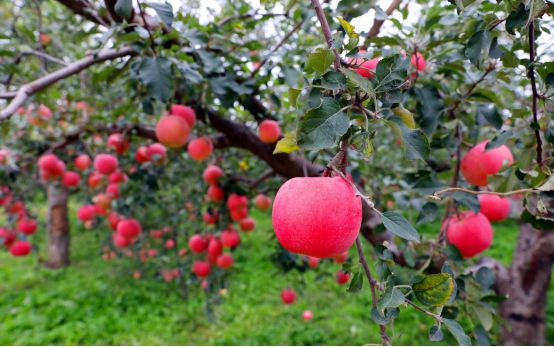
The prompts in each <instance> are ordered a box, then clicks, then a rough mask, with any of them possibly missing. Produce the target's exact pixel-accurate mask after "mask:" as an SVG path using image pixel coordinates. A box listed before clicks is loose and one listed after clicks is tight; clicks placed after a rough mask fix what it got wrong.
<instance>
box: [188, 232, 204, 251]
mask: <svg viewBox="0 0 554 347" xmlns="http://www.w3.org/2000/svg"><path fill="white" fill-rule="evenodd" d="M189 247H190V249H191V251H193V252H194V253H202V252H204V251H205V250H206V247H208V242H207V241H206V239H204V238H203V237H202V235H200V234H196V235H193V236H192V237H191V238H190V239H189Z"/></svg>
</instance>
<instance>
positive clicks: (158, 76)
mask: <svg viewBox="0 0 554 347" xmlns="http://www.w3.org/2000/svg"><path fill="white" fill-rule="evenodd" d="M171 66H172V63H171V61H170V60H169V59H167V58H165V57H153V58H151V57H145V58H142V60H141V62H140V67H139V76H140V79H141V81H142V83H144V85H145V86H146V91H147V94H148V95H149V96H150V97H152V98H154V99H158V100H160V101H166V100H168V99H169V98H170V97H171V96H172V95H173V74H172V73H171Z"/></svg>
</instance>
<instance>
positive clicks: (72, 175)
mask: <svg viewBox="0 0 554 347" xmlns="http://www.w3.org/2000/svg"><path fill="white" fill-rule="evenodd" d="M80 182H81V176H79V174H78V173H77V172H75V171H66V172H65V173H64V174H63V176H62V184H63V185H64V186H66V187H77V186H78V185H79V183H80Z"/></svg>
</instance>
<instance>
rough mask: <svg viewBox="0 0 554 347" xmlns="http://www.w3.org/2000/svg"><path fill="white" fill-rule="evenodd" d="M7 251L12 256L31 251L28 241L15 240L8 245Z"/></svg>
mask: <svg viewBox="0 0 554 347" xmlns="http://www.w3.org/2000/svg"><path fill="white" fill-rule="evenodd" d="M9 252H10V253H11V255H13V256H14V257H24V256H26V255H28V254H29V253H31V244H30V243H29V241H15V242H14V243H13V244H12V245H11V246H10V248H9Z"/></svg>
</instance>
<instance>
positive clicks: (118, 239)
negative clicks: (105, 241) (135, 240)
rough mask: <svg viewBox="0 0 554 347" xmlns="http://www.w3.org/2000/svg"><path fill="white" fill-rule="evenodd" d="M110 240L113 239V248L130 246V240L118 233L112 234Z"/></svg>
mask: <svg viewBox="0 0 554 347" xmlns="http://www.w3.org/2000/svg"><path fill="white" fill-rule="evenodd" d="M112 239H113V244H114V246H116V247H117V248H125V247H128V246H129V245H130V244H131V239H129V238H126V237H125V236H123V235H121V234H120V233H113V234H112Z"/></svg>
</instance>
